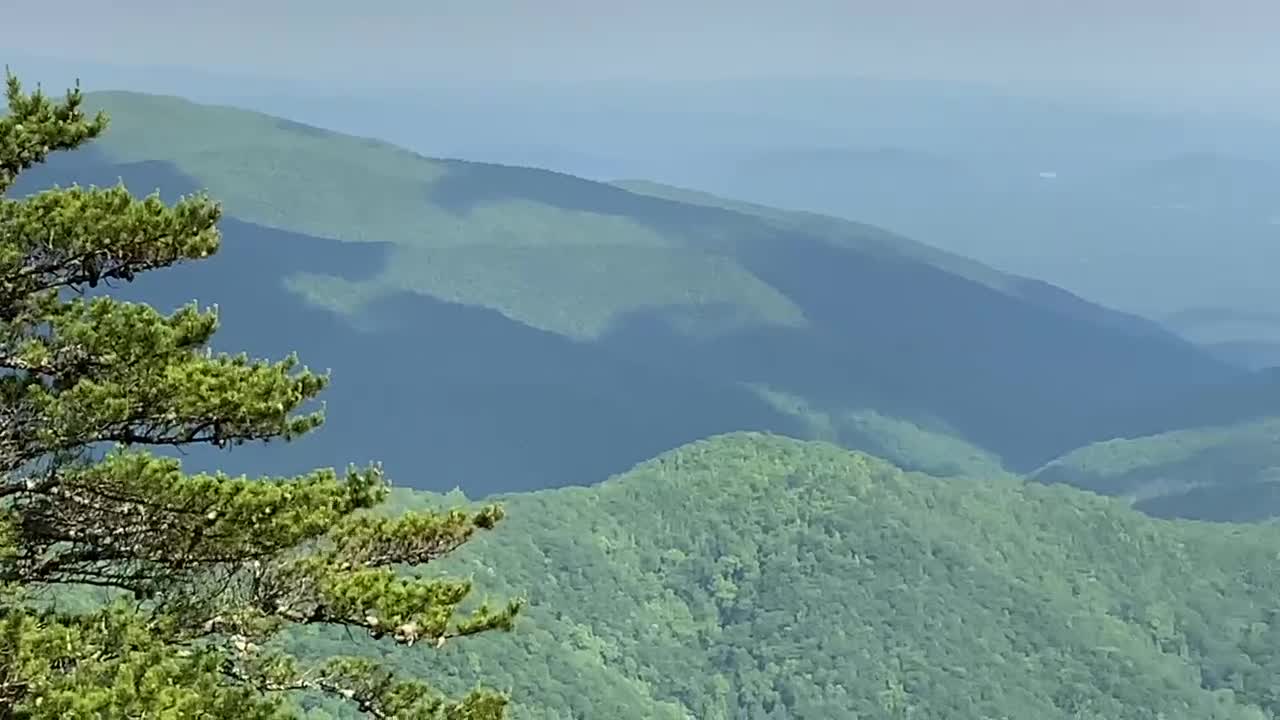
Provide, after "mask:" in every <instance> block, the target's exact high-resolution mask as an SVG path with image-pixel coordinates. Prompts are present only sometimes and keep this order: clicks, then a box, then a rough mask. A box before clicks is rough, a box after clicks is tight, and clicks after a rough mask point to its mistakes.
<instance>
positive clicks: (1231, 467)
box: [1031, 418, 1280, 521]
mask: <svg viewBox="0 0 1280 720" xmlns="http://www.w3.org/2000/svg"><path fill="white" fill-rule="evenodd" d="M1031 477H1032V479H1034V480H1037V481H1039V482H1045V483H1065V484H1067V485H1072V486H1074V487H1079V488H1084V489H1086V490H1092V491H1094V492H1098V493H1102V494H1104V495H1116V496H1120V497H1124V498H1127V499H1129V500H1131V501H1132V502H1133V503H1134V506H1135V507H1136V508H1138V509H1139V510H1142V511H1144V512H1147V513H1150V514H1152V515H1157V516H1164V517H1186V518H1194V519H1200V520H1220V521H1221V520H1230V521H1250V520H1262V519H1267V518H1273V517H1276V516H1277V515H1280V419H1278V418H1267V419H1263V420H1255V421H1252V422H1246V423H1238V424H1235V425H1228V426H1219V427H1206V428H1196V429H1188V430H1174V431H1170V432H1167V433H1160V434H1158V435H1150V436H1147V437H1141V438H1133V439H1116V440H1109V441H1106V442H1100V443H1094V444H1092V445H1088V446H1086V447H1083V448H1080V449H1078V450H1073V451H1072V452H1070V453H1067V454H1066V455H1064V456H1062V457H1060V458H1058V459H1056V460H1054V461H1053V462H1051V463H1049V464H1047V465H1045V466H1044V467H1043V468H1041V469H1039V470H1037V471H1036V472H1035V473H1034V474H1033V475H1032V476H1031Z"/></svg>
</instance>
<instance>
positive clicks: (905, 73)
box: [3, 0, 1280, 107]
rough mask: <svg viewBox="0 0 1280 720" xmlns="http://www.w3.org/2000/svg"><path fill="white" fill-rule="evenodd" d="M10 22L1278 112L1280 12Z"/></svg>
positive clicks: (1066, 10) (914, 1)
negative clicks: (899, 81)
mask: <svg viewBox="0 0 1280 720" xmlns="http://www.w3.org/2000/svg"><path fill="white" fill-rule="evenodd" d="M369 8H375V9H373V10H371V9H369ZM3 18H4V25H5V26H6V28H5V43H4V44H5V47H6V48H7V49H8V50H10V51H11V52H17V53H20V54H38V55H42V56H47V57H54V58H59V59H67V60H86V61H96V62H115V63H122V64H148V65H183V66H188V67H196V68H203V69H218V70H221V71H226V72H233V73H242V72H248V73H254V74H264V75H277V76H281V77H285V78H308V77H309V78H313V79H314V78H316V77H319V76H324V77H327V78H329V79H330V80H331V81H332V82H334V83H338V84H342V83H357V82H359V83H368V82H371V81H373V82H378V83H381V84H384V85H388V86H391V85H395V86H403V87H412V86H414V85H415V84H418V83H423V82H438V81H440V80H441V79H448V80H451V81H453V82H457V83H461V84H470V83H486V84H491V85H501V84H504V83H522V82H593V81H601V80H616V79H629V80H634V79H642V78H643V79H647V80H652V81H657V82H663V81H674V80H690V79H693V80H701V79H717V78H726V77H733V78H752V77H766V76H773V77H777V76H812V75H823V76H857V75H871V76H877V77H884V78H916V79H932V80H964V81H974V82H981V83H985V84H989V85H995V86H1000V87H1005V88H1009V89H1013V90H1015V91H1027V92H1035V93H1037V94H1046V93H1047V94H1060V93H1061V94H1070V95H1097V96H1105V97H1129V98H1134V99H1138V100H1144V99H1174V100H1185V101H1188V102H1192V103H1203V102H1230V103H1243V104H1249V105H1264V106H1267V107H1280V72H1277V71H1276V68H1280V42H1276V41H1275V38H1276V37H1280V2H1277V1H1276V0H843V1H840V0H785V2H784V1H783V0H771V1H769V2H763V1H761V0H756V1H754V2H753V1H752V0H736V1H730V0H649V1H648V2H643V3H637V2H624V1H623V0H595V1H594V2H593V1H590V0H434V1H433V0H366V2H363V3H360V2H353V1H352V0H342V1H340V2H339V1H336V0H253V1H250V0H220V1H219V2H217V3H196V2H183V1H182V0H110V1H109V2H105V1H102V0H96V1H94V2H90V1H88V0H63V1H62V2H57V3H39V2H22V3H12V4H10V7H7V8H5V10H4V15H3ZM68 18H75V21H74V22H71V21H69V20H68Z"/></svg>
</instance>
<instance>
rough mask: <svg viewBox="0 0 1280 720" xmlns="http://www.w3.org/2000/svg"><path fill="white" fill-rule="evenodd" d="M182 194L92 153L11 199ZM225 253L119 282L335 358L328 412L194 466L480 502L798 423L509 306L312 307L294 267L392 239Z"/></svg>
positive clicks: (355, 269) (248, 243)
mask: <svg viewBox="0 0 1280 720" xmlns="http://www.w3.org/2000/svg"><path fill="white" fill-rule="evenodd" d="M121 176H123V177H124V180H125V183H126V185H127V186H128V187H129V188H130V189H131V190H132V191H134V193H135V194H141V193H146V192H147V191H149V190H151V189H153V188H157V187H159V188H163V190H164V192H163V193H162V195H163V196H164V197H165V198H166V199H169V200H172V199H173V198H174V197H176V196H177V195H179V194H182V193H186V192H191V191H193V190H195V189H196V187H197V185H196V183H195V182H194V181H193V180H192V179H191V178H188V177H185V176H183V175H181V174H180V173H178V172H176V171H175V170H174V169H173V168H172V167H170V166H168V165H165V164H162V163H137V164H131V165H119V166H111V165H108V164H106V163H104V162H103V161H102V160H101V158H99V157H97V156H95V155H93V154H92V153H90V152H81V153H77V154H75V155H72V156H59V157H56V158H55V160H54V162H52V163H50V164H49V165H46V166H43V167H41V168H38V169H36V170H34V171H32V172H30V173H28V174H26V175H24V176H23V178H22V179H23V183H22V186H21V187H19V188H17V189H15V194H20V193H23V192H29V191H31V190H34V189H39V188H42V187H46V186H48V185H50V184H52V183H53V182H54V181H55V180H56V181H57V182H60V183H62V184H64V185H65V184H69V183H70V182H72V181H75V182H79V183H81V184H88V183H95V184H98V185H108V184H114V183H115V181H116V180H117V179H118V178H119V177H121ZM221 227H222V230H223V234H224V242H223V247H222V250H221V251H220V252H219V253H218V254H217V255H216V256H214V257H212V258H210V259H208V260H205V261H202V262H199V263H194V264H190V265H184V266H180V267H176V268H172V269H168V270H165V271H161V272H156V273H150V274H147V275H144V276H142V277H140V278H139V279H138V280H137V281H136V282H135V283H133V284H132V285H128V286H125V287H123V288H119V289H117V290H116V291H114V292H113V294H115V295H116V296H119V297H122V298H125V299H135V300H144V301H147V302H149V303H152V304H154V305H156V306H158V307H160V308H161V309H170V308H173V307H176V306H177V305H179V304H182V303H186V302H190V301H191V300H192V299H198V300H199V301H200V302H201V303H204V304H210V303H216V304H217V305H218V306H219V310H220V316H221V320H222V329H221V330H220V331H219V333H218V335H217V336H216V337H215V342H214V345H215V347H216V348H218V349H225V350H228V351H240V350H245V351H248V352H250V353H251V354H253V355H255V356H268V357H278V356H281V355H283V354H285V353H288V352H290V351H297V352H298V353H299V355H300V357H301V358H302V360H303V361H304V362H305V363H306V364H308V365H309V366H311V367H313V368H317V369H325V368H332V370H333V384H332V385H331V387H330V388H329V389H328V390H327V391H326V392H325V394H324V395H323V400H324V401H325V402H326V404H327V414H328V417H329V419H328V422H327V423H326V425H325V426H324V427H323V428H322V429H320V430H319V431H317V432H316V433H314V434H313V435H311V436H308V437H306V438H303V439H301V440H299V441H297V442H296V443H293V444H291V445H287V446H284V445H271V446H267V447H260V446H253V447H248V446H246V447H242V448H236V449H234V450H233V451H230V452H228V453H213V452H212V451H208V452H196V453H192V454H191V455H189V456H188V462H189V463H190V464H192V465H194V466H196V467H221V468H224V469H226V470H228V471H231V472H255V473H260V472H271V473H292V472H298V471H302V470H305V469H309V468H310V467H313V466H317V465H334V466H338V467H342V466H345V465H346V464H347V463H348V462H357V463H361V462H366V461H370V460H380V461H382V462H383V463H384V464H385V466H386V467H387V469H388V471H389V473H390V475H391V476H392V477H393V479H394V480H395V481H396V482H398V483H399V484H403V485H409V486H413V487H420V488H431V489H449V488H452V487H454V486H460V487H462V488H463V489H464V490H466V491H467V492H468V494H469V495H471V496H473V497H477V496H480V495H485V494H490V493H498V492H508V491H515V490H525V489H534V488H541V487H551V486H560V485H566V484H585V483H591V482H597V481H599V480H602V479H604V478H605V477H607V476H608V475H610V474H613V473H617V472H622V471H625V470H627V469H628V468H629V467H630V466H631V465H633V464H635V463H637V462H640V461H643V460H645V459H648V458H649V457H652V456H653V455H656V454H658V453H660V452H663V451H666V450H668V449H670V448H673V447H676V446H678V445H681V444H684V443H686V442H689V441H692V440H695V439H699V438H702V437H705V436H708V435H712V434H716V433H720V432H726V431H729V430H738V429H756V430H770V431H776V432H782V433H789V434H797V433H799V431H800V429H799V427H798V426H797V424H796V423H795V422H794V421H793V420H791V419H790V418H787V417H785V416H783V415H781V414H779V413H777V412H776V411H774V410H773V409H771V408H770V407H768V406H767V405H766V404H765V403H763V402H762V401H760V400H758V399H757V398H756V397H755V396H754V395H753V394H752V393H750V392H749V391H746V390H744V389H742V388H739V387H736V386H733V385H732V384H729V383H725V382H720V381H706V380H705V379H695V378H690V377H688V376H685V375H681V374H677V373H673V372H668V371H666V370H664V369H662V368H652V367H645V366H643V365H641V364H639V363H636V362H632V361H630V360H628V359H625V358H623V357H620V356H617V355H614V354H610V353H609V352H607V351H605V350H603V349H601V348H598V347H592V346H590V345H584V344H580V343H575V342H573V341H570V340H568V339H565V338H563V337H561V336H558V335H555V334H552V333H548V332H543V331H540V330H536V329H533V328H530V327H527V326H524V325H522V324H520V323H517V322H514V321H512V320H509V319H507V318H505V317H504V316H502V315H501V314H499V313H497V312H494V311H490V310H486V309H480V308H474V307H466V306H462V305H457V304H453V303H447V302H442V301H438V300H435V299H432V298H428V297H424V296H419V295H413V294H408V293H402V294H398V295H394V296H390V297H384V298H382V299H381V300H378V301H377V302H375V303H373V304H372V305H371V306H370V307H368V308H366V309H365V311H364V312H365V313H366V314H368V315H369V316H370V317H373V318H376V320H377V323H376V325H375V326H374V327H376V328H377V329H376V330H373V331H370V330H358V329H356V328H355V327H354V326H353V324H352V323H349V322H347V321H346V320H345V319H343V318H341V317H339V316H337V315H335V314H333V313H331V312H328V311H325V310H321V309H318V308H315V307H312V306H309V305H308V304H306V303H305V302H304V301H303V300H302V299H301V298H300V297H298V296H296V295H294V294H293V293H291V292H290V291H288V290H287V289H286V288H285V287H284V285H283V280H284V279H285V277H286V276H288V275H290V274H291V273H296V272H302V271H306V272H312V273H324V274H330V275H336V276H341V277H345V278H348V279H357V278H359V277H368V276H369V275H370V274H372V273H375V272H377V271H378V270H379V269H380V268H381V267H382V266H383V264H384V263H385V254H386V249H387V248H386V246H384V245H379V244H360V245H356V244H347V243H342V242H338V241H334V240H326V239H321V238H315V237H309V236H305V235H298V234H294V233H289V232H283V231H279V230H273V229H269V228H264V227H260V226H256V225H252V224H248V223H244V222H239V221H236V220H234V219H227V220H224V221H223V223H222V225H221Z"/></svg>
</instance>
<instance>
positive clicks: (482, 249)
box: [15, 93, 1236, 494]
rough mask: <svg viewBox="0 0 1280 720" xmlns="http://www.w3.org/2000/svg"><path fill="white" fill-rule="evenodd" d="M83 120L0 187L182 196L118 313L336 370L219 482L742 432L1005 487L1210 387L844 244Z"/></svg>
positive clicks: (187, 126)
mask: <svg viewBox="0 0 1280 720" xmlns="http://www.w3.org/2000/svg"><path fill="white" fill-rule="evenodd" d="M90 104H91V105H95V106H98V107H103V108H106V109H107V110H109V111H110V113H111V116H112V131H111V133H109V134H108V135H106V136H105V137H104V138H103V139H102V140H101V141H100V142H97V143H95V144H94V146H93V147H91V148H88V149H86V150H82V151H79V152H76V153H73V154H69V155H64V156H59V157H55V158H53V160H52V162H51V163H50V164H49V165H47V166H42V167H40V168H36V169H33V170H32V171H30V172H28V173H26V174H24V175H23V177H22V178H21V179H22V183H21V185H20V187H19V188H17V189H16V190H15V192H26V191H30V190H33V189H37V188H41V187H44V186H46V185H48V184H50V183H52V182H63V183H66V182H70V181H73V180H76V181H80V182H96V183H99V184H110V183H113V182H114V181H115V180H116V179H117V178H120V177H123V178H124V180H125V182H126V184H127V185H128V187H130V188H131V189H132V190H133V191H135V192H139V193H146V192H149V191H151V190H153V189H156V188H160V189H161V190H162V192H163V193H164V195H165V196H166V197H174V196H176V195H178V194H180V193H183V192H189V191H192V190H195V189H199V188H207V189H209V190H210V191H211V192H212V193H213V194H214V196H216V197H218V198H219V199H220V200H222V201H224V203H225V208H226V211H227V218H226V219H225V220H224V222H223V229H224V233H225V242H224V246H223V249H222V251H221V252H220V253H219V254H218V255H217V256H216V257H214V258H213V259H211V260H210V261H209V262H208V263H203V264H201V265H199V266H198V267H192V268H179V269H176V270H174V271H173V272H170V273H166V274H165V276H164V277H157V278H154V279H153V278H142V279H140V280H139V282H138V283H136V284H135V285H132V286H129V287H127V288H123V289H120V290H119V292H122V293H123V296H125V297H133V298H141V299H144V300H148V301H152V302H155V303H156V304H158V305H159V306H160V307H162V308H171V307H174V306H175V305H177V304H178V303H181V302H186V301H189V300H191V299H193V298H195V299H198V300H200V301H202V302H216V303H218V304H219V306H220V308H221V311H222V317H223V319H224V325H225V327H226V328H227V330H226V331H225V332H224V333H222V334H220V335H219V337H218V342H219V343H224V344H225V345H224V346H225V347H229V348H236V349H247V350H249V351H250V352H253V353H261V354H280V353H283V352H288V351H293V350H297V351H298V352H299V353H300V354H301V355H302V357H303V358H305V359H306V361H307V362H308V363H310V364H312V365H313V366H315V367H318V368H321V369H323V368H331V369H332V370H333V371H334V378H335V384H334V390H333V391H332V393H331V394H329V395H328V396H327V398H326V400H327V402H328V407H329V408H330V410H331V413H330V416H331V417H332V418H333V420H332V421H331V423H330V424H329V425H328V426H327V427H326V428H325V429H323V430H322V431H320V432H319V433H318V434H317V435H316V436H315V437H314V438H310V439H307V440H304V441H303V442H301V443H299V444H298V445H297V446H296V447H289V448H285V449H283V450H280V449H276V448H273V449H272V451H271V452H269V453H260V452H257V451H256V450H252V449H250V450H239V451H237V452H236V453H233V454H231V455H230V456H220V457H219V458H218V459H217V461H218V465H219V466H223V467H228V468H229V469H232V470H237V469H247V468H255V469H278V470H295V469H300V468H303V467H310V466H312V465H314V464H316V463H320V464H337V465H341V464H342V463H345V462H347V461H348V460H351V459H353V458H355V459H361V458H369V457H376V458H381V459H383V460H384V461H385V462H386V465H387V467H388V469H389V470H390V471H391V473H392V475H393V476H394V477H396V479H397V480H398V481H399V482H401V483H403V484H409V485H413V486H417V487H425V488H433V489H448V488H450V487H453V486H455V485H461V486H463V487H464V488H466V489H467V490H468V491H469V492H473V493H479V494H485V493H489V492H494V491H503V490H516V489H528V488H540V487H548V486H558V485H565V484H575V483H589V482H593V481H595V480H597V479H598V478H600V477H603V476H606V475H608V474H611V473H615V472H619V471H621V470H623V469H625V468H626V467H629V466H630V465H632V464H634V463H636V462H639V461H641V460H643V459H645V458H648V457H651V456H653V455H655V454H657V453H660V452H663V451H665V450H667V449H670V448H672V447H675V446H677V445H679V444H681V443H684V442H689V441H692V440H695V439H698V438H701V437H706V436H707V435H710V434H714V433H721V432H728V431H734V430H762V431H772V432H780V433H784V434H788V435H792V436H796V437H822V438H828V439H832V440H836V441H838V442H840V443H842V444H845V445H847V446H850V447H855V448H863V449H867V450H870V451H872V452H875V453H877V454H880V455H884V456H886V457H888V458H889V459H891V460H893V461H894V462H896V463H899V464H900V465H903V466H906V467H910V468H919V469H925V470H929V471H931V472H936V473H940V474H973V472H975V471H976V470H978V469H981V470H982V471H986V470H987V469H993V468H995V469H998V468H1000V467H1001V466H1003V467H1007V468H1010V469H1012V470H1019V471H1027V470H1031V469H1033V468H1035V467H1038V466H1039V465H1041V464H1043V463H1045V462H1047V461H1049V460H1051V459H1052V458H1054V457H1056V456H1058V455H1060V454H1061V453H1063V452H1066V451H1068V450H1070V449H1072V448H1074V447H1077V446H1079V445H1082V444H1085V443H1087V442H1091V441H1094V440H1101V439H1106V438H1109V437H1113V436H1115V435H1120V434H1130V435H1132V434H1143V433H1145V432H1151V431H1153V428H1151V427H1150V425H1151V422H1152V421H1153V420H1154V419H1153V418H1152V417H1150V416H1149V414H1144V413H1143V412H1142V411H1141V408H1145V407H1148V406H1149V405H1150V403H1152V402H1154V401H1155V400H1156V399H1161V398H1169V397H1175V396H1179V395H1181V394H1183V393H1186V392H1187V391H1188V390H1189V389H1191V388H1197V387H1205V386H1212V385H1214V384H1215V383H1218V382H1223V381H1226V380H1229V379H1231V378H1233V377H1235V372H1236V371H1234V370H1231V369H1229V368H1227V367H1226V366H1225V365H1224V364H1221V363H1220V362H1219V361H1217V360H1215V359H1213V358H1211V357H1209V356H1208V355H1206V354H1205V353H1203V352H1201V351H1199V350H1197V349H1195V348H1193V347H1192V346H1190V345H1188V344H1186V343H1184V342H1182V341H1180V340H1177V339H1175V338H1173V337H1172V336H1171V335H1169V334H1167V333H1164V332H1163V331H1160V330H1159V329H1157V328H1154V327H1153V326H1152V325H1151V324H1150V323H1146V322H1144V321H1141V320H1138V319H1136V318H1133V317H1131V316H1127V315H1122V314H1119V313H1114V312H1111V311H1109V310H1106V309H1104V308H1101V307H1098V306H1095V305H1091V304H1089V303H1087V302H1084V301H1082V300H1080V299H1078V298H1075V297H1073V296H1071V295H1069V294H1067V293H1065V292H1062V291H1060V290H1058V289H1056V288H1053V287H1051V286H1047V285H1044V284H1042V283H1035V282H1033V281H1029V280H1026V279H1022V278H1016V277H1011V276H1007V275H1003V274H1000V273H997V272H995V271H993V270H991V269H989V268H985V267H982V266H980V265H978V264H976V263H972V262H969V261H965V260H963V259H961V258H957V257H954V256H950V255H947V254H945V253H942V252H940V251H937V250H933V249H930V248H927V247H925V246H921V245H918V244H916V243H912V242H910V241H908V240H906V239H903V238H899V237H897V236H894V235H892V234H889V233H885V232H883V231H880V230H877V229H875V228H871V227H868V226H864V225H858V224H856V223H848V222H844V221H835V220H831V219H829V218H821V217H819V216H809V215H797V214H789V213H780V212H777V211H770V210H768V209H767V208H758V207H753V206H742V205H738V204H735V203H731V202H729V201H721V200H716V199H708V198H705V197H696V198H695V197H692V196H690V195H689V194H687V193H683V192H682V191H673V190H670V189H666V190H662V191H658V190H655V189H654V188H647V189H641V188H632V189H633V190H637V192H632V191H630V190H628V189H624V188H622V187H617V186H611V185H606V184H600V183H594V182H588V181H586V180H581V179H577V178H573V177H569V176H565V175H559V174H555V173H550V172H545V171H540V170H533V169H527V168H514V167H504V166H496V165H485V164H478V163H467V162H462V161H446V160H431V159H426V158H422V157H419V156H416V155H413V154H411V153H408V152H406V151H403V150H399V149H397V148H394V147H392V146H389V145H386V144H383V143H379V142H376V141H372V140H365V139H360V138H353V137H347V136H341V135H336V134H333V133H329V132H326V131H323V130H319V129H316V128H312V127H308V126H302V125H299V124H297V123H292V122H288V121H284V120H280V119H278V118H272V117H269V116H265V115H258V114H254V113H249V112H245V111H240V110H235V109H230V108H220V107H211V106H203V105H197V104H193V103H189V102H186V101H183V100H179V99H176V98H168V97H156V96H146V95H137V94H130V93H105V94H99V95H91V96H90ZM229 288H234V291H230V292H229V291H228V289H229ZM1135 409H1136V410H1135ZM1121 410H1124V411H1126V412H1120V411H1121ZM408 418H412V420H407V419H408ZM1117 418H1123V421H1122V422H1121V421H1119V420H1117ZM1155 429H1163V428H1155ZM953 447H956V448H963V450H962V451H961V453H960V454H961V455H962V456H963V458H962V459H960V460H957V459H956V457H955V453H954V452H953V451H952V449H951V448H953ZM189 461H190V462H201V461H202V456H199V455H197V456H194V457H192V458H191V459H190V460H189Z"/></svg>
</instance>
